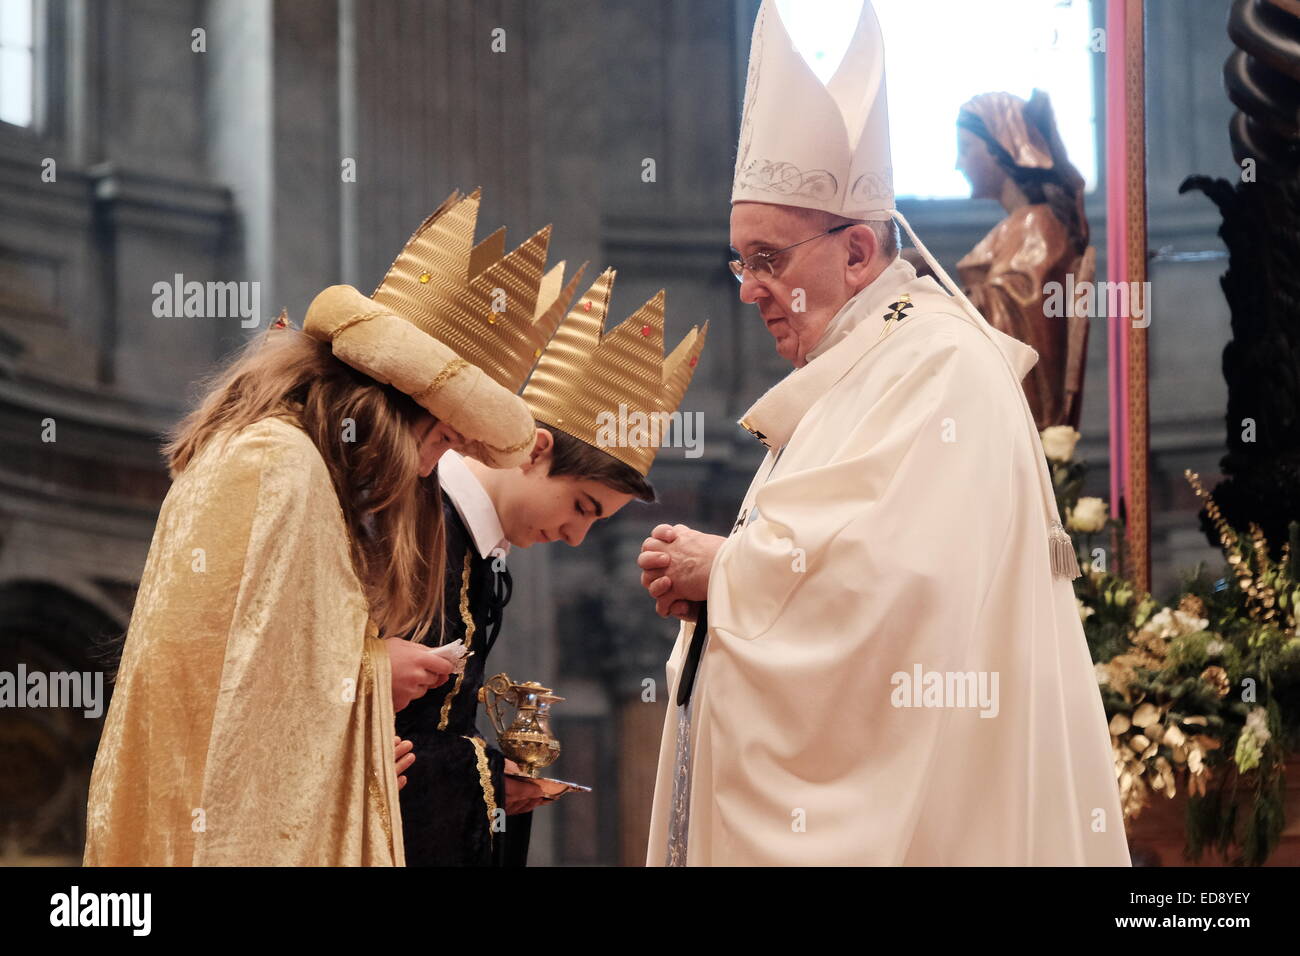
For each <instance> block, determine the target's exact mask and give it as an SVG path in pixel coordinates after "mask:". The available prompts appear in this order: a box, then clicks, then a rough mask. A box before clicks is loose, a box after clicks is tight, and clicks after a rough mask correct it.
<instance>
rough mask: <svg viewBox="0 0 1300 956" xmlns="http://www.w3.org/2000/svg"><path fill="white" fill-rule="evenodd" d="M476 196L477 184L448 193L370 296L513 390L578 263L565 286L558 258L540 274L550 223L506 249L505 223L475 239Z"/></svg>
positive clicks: (566, 296) (552, 323) (555, 317)
mask: <svg viewBox="0 0 1300 956" xmlns="http://www.w3.org/2000/svg"><path fill="white" fill-rule="evenodd" d="M481 195H482V190H481V189H476V190H474V192H472V193H470V194H469V195H468V196H464V197H462V196H461V194H460V192H459V191H457V192H453V193H452V194H451V195H450V196H448V197H447V199H446V200H445V201H444V202H443V204H442V205H441V206H439V207H438V209H437V210H436V211H435V212H434V213H433V215H431V216H430V217H429V218H428V219H426V220H425V221H424V222H423V223H422V224H421V225H420V228H419V229H417V230H415V234H414V235H413V236H411V238H410V239H408V240H407V243H406V246H405V247H404V248H403V249H402V251H401V252H400V253H399V254H398V256H397V259H396V260H394V262H393V264H392V266H391V267H390V268H389V270H388V274H387V275H385V276H384V281H383V282H381V283H379V287H378V288H376V289H375V291H374V294H373V295H371V298H372V299H374V301H375V302H377V303H378V304H379V305H381V306H383V307H384V308H386V309H389V310H391V311H392V312H394V313H396V314H397V315H400V316H403V317H405V318H406V319H408V320H409V321H411V322H413V323H414V324H415V325H417V326H418V327H419V328H421V329H423V330H424V331H425V332H427V333H428V334H429V335H432V336H433V337H434V338H436V339H438V340H439V341H441V342H445V343H446V344H447V345H449V346H451V348H453V349H454V350H455V351H456V354H457V355H459V356H460V357H461V358H463V359H465V360H467V361H469V362H471V363H473V364H474V365H477V366H478V367H479V368H481V369H482V370H483V371H485V372H487V374H488V375H489V376H491V377H492V379H493V380H495V381H496V382H497V383H498V384H499V385H501V386H502V387H504V388H507V389H509V390H510V391H511V392H518V391H519V387H520V386H521V385H523V383H524V379H526V378H527V377H528V371H529V369H531V368H532V367H533V364H534V363H535V362H536V361H537V359H538V358H539V357H540V356H541V354H542V349H543V348H544V347H545V345H546V342H547V340H548V339H550V337H551V335H552V333H554V332H555V329H556V326H558V325H559V324H560V320H561V319H562V318H563V316H564V309H565V306H566V305H567V304H568V303H569V301H570V300H571V299H572V298H573V293H574V290H575V289H576V288H577V285H578V280H579V278H580V277H581V275H582V272H583V269H582V268H580V269H579V270H578V272H577V274H575V275H574V277H573V278H572V279H571V280H570V281H569V284H568V285H567V286H565V285H564V263H563V262H560V263H559V264H557V265H556V266H555V268H553V269H551V271H550V272H546V273H545V274H543V270H544V269H545V266H546V248H547V245H548V244H549V243H550V239H551V227H550V226H546V227H545V228H543V229H540V230H538V232H536V233H535V234H534V235H533V236H532V237H531V238H529V239H528V240H527V241H526V242H524V243H523V244H521V245H520V246H519V248H517V249H515V250H514V251H513V252H511V253H510V254H509V255H505V248H506V230H505V227H504V226H503V227H502V228H500V229H498V230H497V231H496V232H494V233H492V235H490V236H488V237H487V238H486V239H484V240H483V241H482V242H480V243H479V244H478V245H474V244H473V243H474V226H475V223H476V222H477V221H478V208H479V199H480V196H481ZM583 268H585V266H584V267H583Z"/></svg>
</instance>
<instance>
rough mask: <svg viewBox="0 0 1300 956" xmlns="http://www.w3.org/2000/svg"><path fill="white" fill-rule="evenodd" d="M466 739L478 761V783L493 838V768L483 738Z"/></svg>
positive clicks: (494, 821)
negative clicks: (481, 789)
mask: <svg viewBox="0 0 1300 956" xmlns="http://www.w3.org/2000/svg"><path fill="white" fill-rule="evenodd" d="M465 739H466V740H468V741H469V743H470V746H471V747H473V748H474V756H475V757H476V758H477V759H478V782H479V785H480V786H482V787H483V803H484V805H485V806H486V807H487V818H488V836H489V837H491V836H492V833H493V830H492V827H493V824H495V823H496V814H497V797H496V790H494V789H493V787H492V768H491V767H490V766H489V765H488V758H487V750H485V749H484V747H483V738H481V737H466V738H465Z"/></svg>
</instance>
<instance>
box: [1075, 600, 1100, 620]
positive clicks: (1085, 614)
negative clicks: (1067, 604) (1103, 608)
mask: <svg viewBox="0 0 1300 956" xmlns="http://www.w3.org/2000/svg"><path fill="white" fill-rule="evenodd" d="M1074 603H1075V604H1077V605H1079V620H1080V621H1086V620H1088V618H1090V617H1092V616H1093V615H1094V614H1096V613H1097V612H1096V611H1094V610H1093V609H1092V608H1090V607H1088V606H1087V605H1086V604H1084V603H1083V602H1082V601H1080V600H1079V599H1078V598H1075V599H1074Z"/></svg>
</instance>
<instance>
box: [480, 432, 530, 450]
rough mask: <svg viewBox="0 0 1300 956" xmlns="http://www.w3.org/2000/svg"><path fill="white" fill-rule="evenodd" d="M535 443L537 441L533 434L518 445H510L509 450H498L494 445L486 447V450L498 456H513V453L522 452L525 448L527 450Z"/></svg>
mask: <svg viewBox="0 0 1300 956" xmlns="http://www.w3.org/2000/svg"><path fill="white" fill-rule="evenodd" d="M536 441H537V435H536V434H533V435H529V436H528V437H527V438H525V439H524V440H523V441H521V442H519V443H518V444H515V445H511V446H510V447H509V448H498V447H497V446H496V445H488V448H490V449H492V450H493V451H494V452H497V453H498V454H502V455H513V454H514V453H515V452H517V451H523V450H524V449H525V448H528V447H529V446H531V445H533V444H534V443H535V442H536ZM485 444H486V443H485Z"/></svg>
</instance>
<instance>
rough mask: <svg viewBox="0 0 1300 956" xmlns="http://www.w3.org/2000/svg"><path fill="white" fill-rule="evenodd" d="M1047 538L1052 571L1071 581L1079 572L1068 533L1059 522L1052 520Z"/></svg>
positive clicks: (1072, 543) (1077, 561)
mask: <svg viewBox="0 0 1300 956" xmlns="http://www.w3.org/2000/svg"><path fill="white" fill-rule="evenodd" d="M1047 540H1048V544H1049V546H1050V549H1051V553H1052V573H1053V574H1056V575H1060V576H1061V577H1063V578H1068V579H1069V580H1071V581H1073V580H1074V579H1075V578H1077V577H1078V576H1079V574H1080V573H1081V572H1080V571H1079V560H1078V558H1077V557H1075V554H1074V542H1073V541H1071V540H1070V533H1069V532H1068V531H1066V530H1065V529H1064V528H1063V527H1061V522H1059V521H1053V522H1052V530H1051V532H1050V533H1049V534H1048V536H1047Z"/></svg>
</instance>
